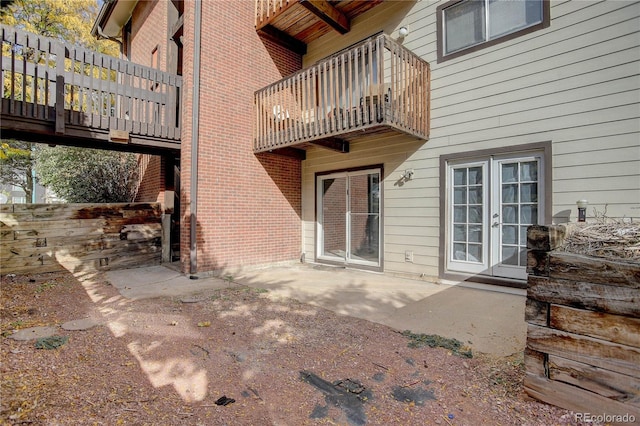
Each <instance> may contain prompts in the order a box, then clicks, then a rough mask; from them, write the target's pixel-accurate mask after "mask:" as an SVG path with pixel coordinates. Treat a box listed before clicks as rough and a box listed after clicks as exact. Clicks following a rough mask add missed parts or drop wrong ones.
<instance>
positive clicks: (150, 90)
mask: <svg viewBox="0 0 640 426" xmlns="http://www.w3.org/2000/svg"><path fill="white" fill-rule="evenodd" d="M0 32H1V35H2V56H1V58H0V60H1V69H2V118H3V121H10V120H11V119H23V120H27V121H31V122H32V123H37V122H49V124H51V127H52V129H55V134H57V135H65V134H67V131H66V130H67V128H68V127H70V126H72V127H74V128H76V129H77V128H78V127H86V128H88V129H89V130H91V131H94V132H95V131H98V132H102V133H103V134H105V133H106V134H107V135H108V134H109V133H111V135H112V136H111V137H112V138H113V137H114V136H113V135H116V136H115V137H116V138H118V137H120V138H129V137H131V138H132V139H133V138H134V137H141V138H153V139H157V140H160V141H165V142H167V143H168V144H170V145H171V144H178V145H177V146H178V148H179V142H180V120H179V117H180V114H179V110H178V108H179V106H180V94H181V85H182V78H181V77H180V76H177V75H172V74H169V73H165V72H162V71H159V70H157V69H153V68H150V67H146V66H142V65H139V64H134V63H132V62H129V61H126V60H122V59H118V58H114V57H111V56H107V55H103V54H100V53H97V52H93V51H90V50H87V49H84V48H82V47H78V46H71V45H67V44H63V43H60V42H59V41H57V40H54V39H51V38H46V37H41V36H38V35H35V34H30V33H27V32H23V31H21V30H17V29H15V28H12V27H7V26H4V25H3V26H0ZM5 124H6V123H3V129H4V128H5V127H6V126H5Z"/></svg>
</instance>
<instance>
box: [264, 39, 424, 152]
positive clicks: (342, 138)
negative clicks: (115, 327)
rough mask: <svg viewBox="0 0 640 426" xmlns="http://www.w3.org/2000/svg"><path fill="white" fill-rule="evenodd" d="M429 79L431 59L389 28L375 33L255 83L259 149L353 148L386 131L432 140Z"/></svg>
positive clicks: (345, 149) (342, 149)
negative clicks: (275, 77) (398, 39)
mask: <svg viewBox="0 0 640 426" xmlns="http://www.w3.org/2000/svg"><path fill="white" fill-rule="evenodd" d="M429 82H430V72H429V64H428V63H427V62H425V61H423V60H422V59H420V58H419V57H418V56H416V55H415V54H413V53H412V52H411V51H409V50H408V49H406V48H404V47H402V46H401V45H400V44H398V43H396V42H395V41H394V40H392V39H391V38H390V37H388V36H387V35H384V34H381V35H379V36H376V37H374V38H370V39H368V40H366V41H364V42H361V43H359V44H357V45H355V46H353V47H351V48H349V49H348V50H344V51H341V52H338V53H336V54H334V55H332V56H331V57H329V58H326V59H323V60H322V61H320V62H318V63H317V64H315V65H313V66H312V67H309V68H307V69H304V70H302V71H299V72H297V73H295V74H293V75H291V76H289V77H287V78H285V79H282V80H280V81H278V82H276V83H273V84H272V85H270V86H267V87H265V88H264V89H261V90H259V91H257V92H256V93H255V104H256V127H255V140H254V151H255V152H256V153H257V152H266V151H278V150H280V152H281V153H291V152H292V148H293V149H296V150H301V149H302V150H304V149H306V148H308V147H309V146H311V145H320V146H324V147H327V148H332V149H336V150H338V151H341V152H347V151H348V144H349V141H352V140H354V139H357V138H361V137H362V136H363V135H370V134H385V133H386V134H391V133H396V134H406V135H410V136H413V137H416V138H419V139H423V140H427V139H428V138H429V93H430V89H429ZM294 152H295V151H294ZM297 154H300V153H299V152H298V153H297Z"/></svg>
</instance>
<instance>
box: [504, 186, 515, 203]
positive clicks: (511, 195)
mask: <svg viewBox="0 0 640 426" xmlns="http://www.w3.org/2000/svg"><path fill="white" fill-rule="evenodd" d="M502 202H503V203H517V202H518V185H517V184H516V185H502Z"/></svg>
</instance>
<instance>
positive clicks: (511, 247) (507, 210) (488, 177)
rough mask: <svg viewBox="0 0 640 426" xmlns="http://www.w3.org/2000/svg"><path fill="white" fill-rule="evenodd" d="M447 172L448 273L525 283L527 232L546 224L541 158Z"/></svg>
mask: <svg viewBox="0 0 640 426" xmlns="http://www.w3.org/2000/svg"><path fill="white" fill-rule="evenodd" d="M447 168H448V170H447V262H446V263H447V269H448V270H450V271H458V272H465V273H473V274H480V275H490V276H495V277H504V278H515V279H525V278H526V265H527V227H528V226H529V225H535V224H539V223H543V220H544V217H543V213H544V206H543V205H542V203H543V200H544V194H543V188H544V182H542V176H543V173H542V155H538V154H532V155H526V156H517V157H516V156H501V157H499V156H495V157H489V158H483V159H478V160H477V161H468V162H456V163H450V164H448V165H447Z"/></svg>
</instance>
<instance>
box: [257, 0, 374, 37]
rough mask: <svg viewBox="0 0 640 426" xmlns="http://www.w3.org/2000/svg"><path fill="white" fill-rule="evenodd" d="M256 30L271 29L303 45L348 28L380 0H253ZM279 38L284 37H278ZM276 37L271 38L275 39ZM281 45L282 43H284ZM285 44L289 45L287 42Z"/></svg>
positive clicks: (262, 31)
mask: <svg viewBox="0 0 640 426" xmlns="http://www.w3.org/2000/svg"><path fill="white" fill-rule="evenodd" d="M255 2H256V23H255V25H256V31H257V32H258V33H259V34H265V29H266V28H267V27H271V28H272V29H269V30H266V31H267V32H269V33H270V34H274V32H275V31H274V30H277V31H278V32H280V33H284V34H286V35H288V36H289V37H292V38H293V39H296V40H298V41H299V42H301V43H303V44H304V45H305V46H306V45H307V44H308V43H309V42H311V41H313V40H315V39H317V38H319V37H322V36H323V35H324V34H327V33H329V32H331V31H338V32H339V33H340V34H345V33H347V32H349V30H350V28H351V21H353V19H354V18H356V17H357V16H359V15H361V14H363V13H365V12H366V11H368V10H370V9H371V8H373V7H375V6H377V5H379V4H381V3H382V2H383V0H341V1H328V0H255ZM280 39H281V40H286V38H284V37H280ZM277 40H278V39H275V40H274V41H277ZM283 45H284V44H283ZM287 45H291V43H290V42H287Z"/></svg>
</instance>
